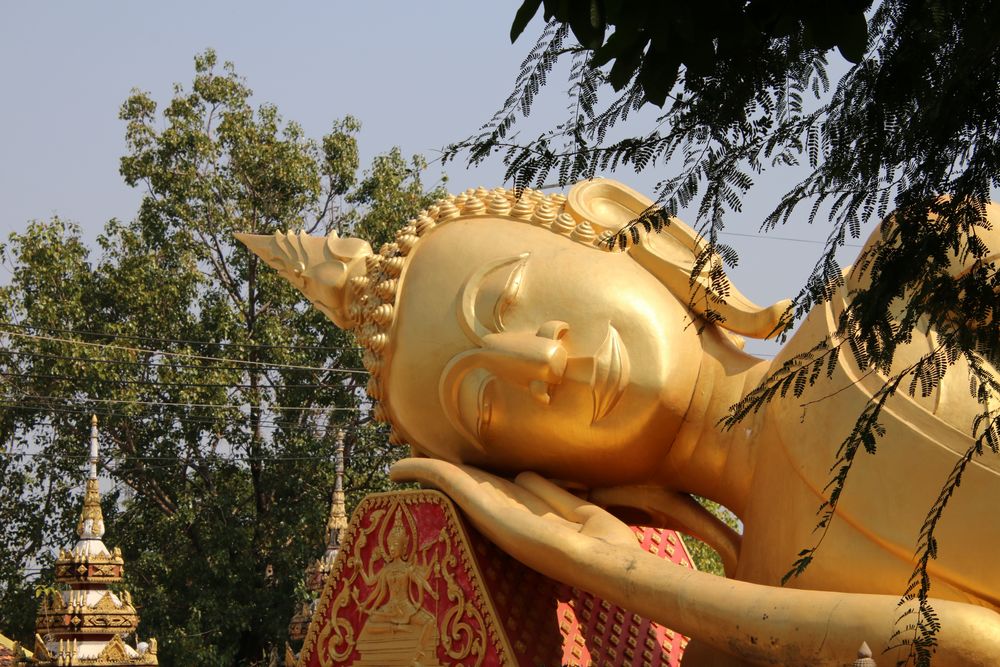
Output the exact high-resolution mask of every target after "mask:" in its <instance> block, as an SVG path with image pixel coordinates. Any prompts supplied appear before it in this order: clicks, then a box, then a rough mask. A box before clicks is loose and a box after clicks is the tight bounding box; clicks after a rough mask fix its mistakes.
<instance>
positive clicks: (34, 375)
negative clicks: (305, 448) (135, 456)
mask: <svg viewBox="0 0 1000 667" xmlns="http://www.w3.org/2000/svg"><path fill="white" fill-rule="evenodd" d="M130 363H131V362H130ZM135 363H139V362H135ZM142 365H145V364H142ZM172 367H173V366H172ZM198 368H201V369H204V368H205V367H204V366H198ZM0 377H10V378H30V379H33V380H55V381H59V382H79V383H90V382H99V383H101V384H108V383H112V384H126V385H135V386H141V387H144V386H149V387H181V388H189V387H197V388H216V389H222V388H226V389H258V388H259V387H254V386H253V385H249V384H231V383H228V382H166V381H163V382H161V381H157V380H121V379H117V378H88V377H81V376H73V375H47V374H41V373H4V372H0ZM336 386H338V385H336V384H326V383H322V382H321V383H310V384H284V383H282V384H281V385H280V387H281V388H282V389H329V388H331V387H336Z"/></svg>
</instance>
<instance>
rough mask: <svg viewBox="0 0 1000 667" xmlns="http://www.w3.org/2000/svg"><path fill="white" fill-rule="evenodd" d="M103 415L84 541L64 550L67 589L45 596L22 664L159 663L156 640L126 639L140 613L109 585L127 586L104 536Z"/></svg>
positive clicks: (92, 459) (61, 571)
mask: <svg viewBox="0 0 1000 667" xmlns="http://www.w3.org/2000/svg"><path fill="white" fill-rule="evenodd" d="M97 463H98V433H97V417H96V416H95V417H93V419H92V421H91V429H90V456H89V464H90V474H89V475H88V478H87V486H86V491H85V493H84V497H83V510H82V512H81V513H80V520H79V522H78V523H77V526H76V534H77V536H78V538H79V539H78V540H77V542H76V544H74V545H73V546H72V547H70V548H69V549H63V550H61V551H60V552H59V557H58V559H57V560H56V564H55V579H56V582H57V583H58V584H61V585H62V586H61V588H62V590H56V591H51V592H49V593H48V594H47V595H45V596H44V597H43V598H42V602H41V605H40V606H39V609H38V615H37V618H36V621H35V628H36V631H37V632H36V634H35V650H34V656H33V658H27V657H25V658H24V659H22V664H26V665H37V666H38V667H56V666H58V667H75V666H77V665H80V666H88V667H96V666H98V665H116V666H118V667H133V666H136V667H137V666H140V665H142V666H146V665H156V664H157V658H156V640H155V639H151V640H149V642H148V643H147V642H143V643H140V644H138V645H137V646H134V647H133V646H131V645H129V644H127V643H126V642H125V640H124V637H125V636H127V635H131V634H134V633H135V631H136V628H137V626H138V625H139V614H138V612H137V611H136V608H135V606H134V605H133V604H132V596H131V594H129V592H128V591H127V590H124V589H122V590H121V593H115V592H114V591H112V590H111V589H110V588H108V584H116V583H119V582H121V580H122V574H123V568H124V565H125V563H124V560H123V559H122V553H121V550H119V549H118V548H117V547H115V548H114V549H112V550H109V549H108V548H107V547H106V546H105V545H104V542H103V540H102V538H103V537H104V515H103V513H102V512H101V495H100V485H99V482H98V479H97Z"/></svg>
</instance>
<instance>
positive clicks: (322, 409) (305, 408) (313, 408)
mask: <svg viewBox="0 0 1000 667" xmlns="http://www.w3.org/2000/svg"><path fill="white" fill-rule="evenodd" d="M0 400H6V401H21V400H36V401H69V402H83V403H116V404H123V405H155V406H163V407H176V408H223V409H225V410H235V409H240V408H255V407H256V408H260V409H264V410H271V411H279V410H298V411H302V412H326V411H333V412H356V411H357V409H358V408H351V407H347V408H343V407H337V406H333V407H318V406H289V405H263V406H256V405H252V404H250V403H171V402H167V401H141V400H135V399H129V398H84V397H81V398H69V397H65V396H39V395H37V394H23V395H21V396H4V395H2V394H0Z"/></svg>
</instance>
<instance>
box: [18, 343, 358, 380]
mask: <svg viewBox="0 0 1000 667" xmlns="http://www.w3.org/2000/svg"><path fill="white" fill-rule="evenodd" d="M0 354H7V355H17V356H22V357H36V358H39V359H54V360H57V361H81V362H84V363H93V364H110V365H115V366H142V367H144V368H145V367H150V368H169V369H171V370H174V369H178V368H187V369H192V370H199V371H202V372H205V371H227V370H229V371H243V370H246V369H245V368H243V367H241V366H223V365H219V366H205V365H203V364H175V363H165V362H158V361H129V360H126V359H105V358H94V357H77V356H73V355H62V354H49V353H47V352H35V351H31V350H12V349H9V348H6V349H5V348H0ZM222 361H235V362H237V363H239V360H238V359H222ZM271 367H272V368H274V367H277V368H281V366H280V365H274V364H272V365H271ZM312 370H313V372H322V371H331V372H341V371H343V372H345V373H358V374H360V373H367V372H368V371H366V370H363V369H355V368H351V369H341V368H317V369H312Z"/></svg>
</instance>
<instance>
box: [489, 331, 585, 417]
mask: <svg viewBox="0 0 1000 667" xmlns="http://www.w3.org/2000/svg"><path fill="white" fill-rule="evenodd" d="M567 331H569V325H568V324H566V323H565V322H562V321H560V320H549V321H547V322H544V323H543V324H542V325H541V326H540V327H539V328H538V330H537V331H536V332H535V333H533V334H532V333H527V332H524V333H506V332H504V333H497V334H487V335H486V336H483V342H482V350H483V351H484V352H486V353H487V354H488V355H489V356H490V357H492V359H491V361H492V363H491V364H490V366H491V367H492V369H491V370H492V371H493V373H494V374H495V375H497V376H498V377H502V378H503V379H504V380H506V381H508V382H511V383H513V384H518V385H521V386H523V387H526V388H527V389H528V390H529V391H530V392H531V395H532V396H533V397H534V398H535V399H536V400H539V401H541V402H542V403H548V402H549V389H550V388H551V387H552V386H553V385H557V384H559V383H560V382H562V379H563V374H564V373H565V372H566V360H567V354H566V348H565V347H564V346H563V344H562V338H563V336H565V335H566V332H567Z"/></svg>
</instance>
